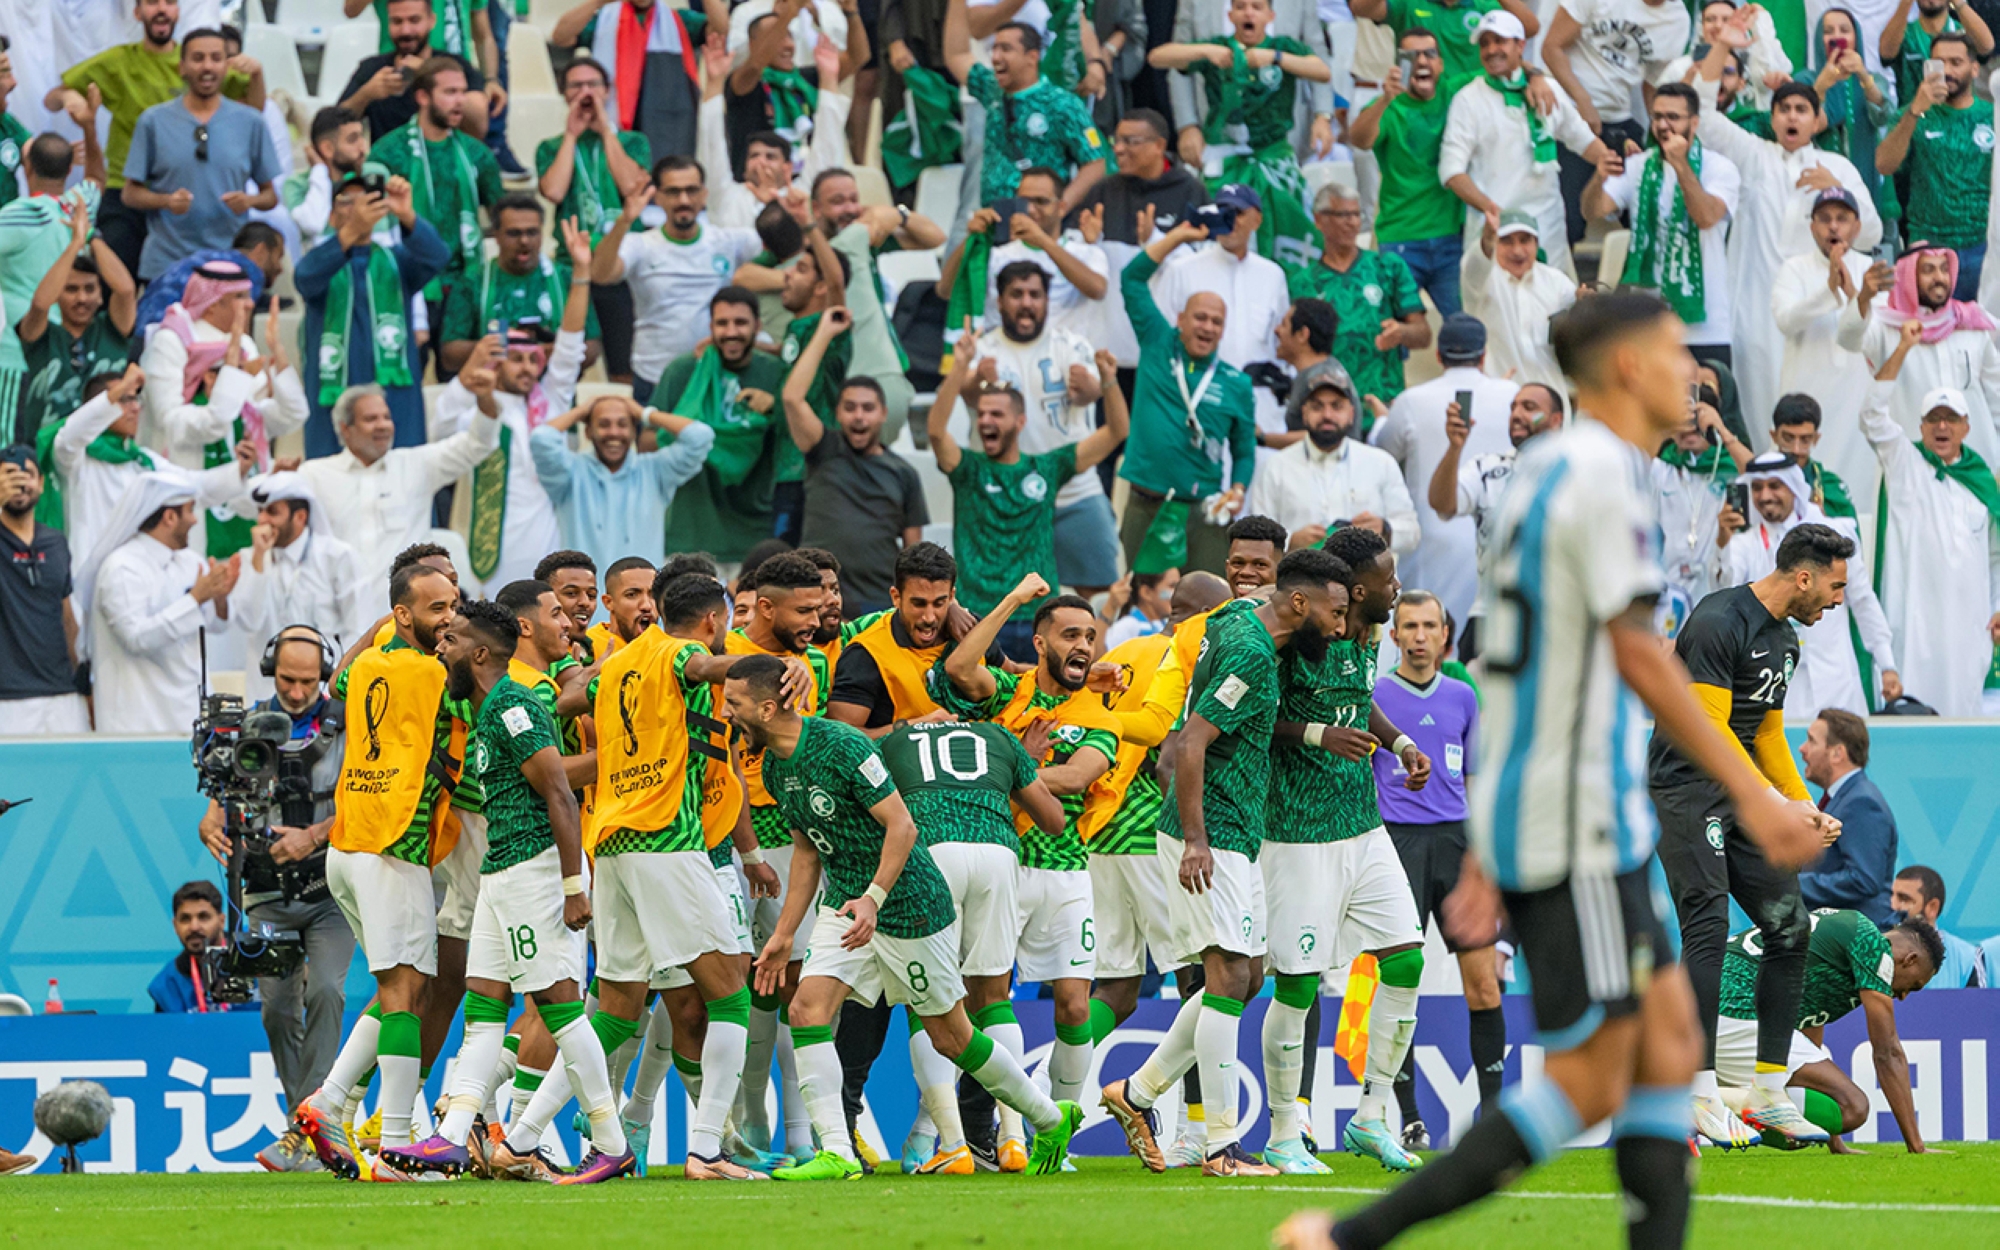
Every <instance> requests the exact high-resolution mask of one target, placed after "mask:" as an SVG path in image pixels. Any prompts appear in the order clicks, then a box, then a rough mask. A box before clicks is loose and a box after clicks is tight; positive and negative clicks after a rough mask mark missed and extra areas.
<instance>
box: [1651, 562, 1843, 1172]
mask: <svg viewBox="0 0 2000 1250" xmlns="http://www.w3.org/2000/svg"><path fill="white" fill-rule="evenodd" d="M1746 541H1747V540H1746ZM1853 554H1854V544H1853V542H1852V541H1850V540H1849V539H1847V538H1846V537H1844V536H1843V535H1841V534H1838V533H1836V532H1835V531H1834V530H1832V529H1830V528H1828V527H1827V526H1824V525H1810V524H1808V525H1796V526H1793V527H1792V529H1791V530H1790V531H1788V532H1787V533H1786V534H1785V537H1784V539H1783V541H1781V542H1780V543H1779V544H1778V554H1777V557H1776V567H1775V568H1773V569H1772V570H1771V572H1770V573H1769V574H1768V575H1766V576H1764V577H1761V578H1759V579H1758V580H1756V581H1754V582H1750V583H1749V584H1747V585H1743V586H1732V587H1730V588H1729V589H1728V590H1718V591H1716V592H1715V593H1714V594H1712V595H1710V596H1708V597H1707V598H1706V599H1703V600H1702V601H1701V602H1700V603H1698V604H1696V605H1695V608H1694V611H1693V613H1691V614H1690V615H1689V616H1688V619H1687V624H1685V625H1683V626H1682V627H1681V631H1680V634H1679V636H1678V637H1676V638H1675V639H1674V653H1675V654H1676V655H1678V656H1679V657H1680V659H1681V662H1682V663H1683V664H1685V665H1686V666H1687V669H1688V675H1689V676H1690V678H1692V680H1693V687H1692V689H1693V692H1694V696H1695V699H1696V700H1697V701H1698V702H1699V703H1700V704H1701V707H1702V710H1703V711H1704V712H1706V713H1707V714H1708V718H1709V720H1710V721H1711V722H1712V723H1713V724H1714V725H1715V727H1716V728H1717V729H1718V730H1720V731H1722V732H1723V733H1724V734H1725V735H1726V737H1727V739H1728V741H1730V742H1733V743H1734V744H1735V754H1736V755H1737V757H1738V758H1739V760H1740V761H1741V762H1742V763H1743V764H1744V765H1746V766H1748V767H1750V768H1752V769H1754V770H1755V771H1756V772H1758V773H1759V774H1760V775H1761V776H1762V777H1763V778H1764V779H1765V781H1766V783H1767V784H1768V785H1770V786H1771V787H1773V788H1774V789H1775V790H1776V791H1777V792H1778V793H1780V794H1782V795H1784V796H1785V797H1786V798H1788V799H1790V800H1792V801H1793V802H1794V803H1796V804H1798V805H1799V807H1800V809H1801V810H1802V811H1805V812H1807V813H1809V814H1810V815H1811V816H1812V818H1813V819H1814V820H1815V821H1817V822H1818V823H1819V824H1820V825H1821V826H1822V831H1823V833H1824V835H1825V836H1826V840H1827V841H1829V842H1831V841H1832V840H1833V837H1834V836H1835V835H1836V834H1837V833H1838V831H1839V822H1838V821H1836V820H1834V819H1833V818H1832V817H1829V816H1827V815H1826V814H1825V813H1824V812H1821V811H1819V810H1817V809H1816V808H1815V807H1814V806H1813V803H1812V800H1811V799H1810V797H1808V795H1807V794H1806V784H1805V781H1804V780H1803V779H1801V778H1800V776H1799V768H1798V764H1797V763H1796V762H1795V761H1794V760H1793V758H1792V749H1791V747H1790V745H1788V744H1787V743H1786V741H1785V687H1786V685H1787V684H1788V683H1789V682H1790V681H1791V679H1792V670H1793V669H1794V668H1795V667H1796V666H1797V664H1798V659H1799V638H1798V634H1797V632H1796V631H1795V630H1794V629H1793V625H1792V623H1793V622H1794V621H1796V622H1798V623H1799V624H1800V625H1811V624H1813V623H1814V622H1816V621H1818V620H1819V618H1820V616H1821V614H1823V613H1824V612H1825V611H1826V610H1827V609H1828V608H1831V607H1835V606H1837V605H1838V604H1839V603H1840V602H1841V599H1842V597H1843V594H1844V590H1845V587H1846V585H1847V557H1848V556H1851V555H1853ZM1646 764H1647V772H1648V774H1649V776H1648V784H1649V787H1650V789H1651V791H1652V797H1653V807H1654V809H1655V810H1656V811H1658V812H1659V819H1660V864H1661V866H1662V867H1664V868H1665V869H1666V870H1667V882H1668V884H1669V885H1670V886H1671V887H1672V889H1673V894H1674V905H1675V907H1676V909H1677V910H1678V911H1679V913H1680V922H1681V963H1682V965H1683V966H1685V967H1686V969H1687V975H1688V980H1689V982H1690V983H1691V984H1692V985H1693V987H1694V999H1695V1006H1696V1010H1697V1011H1698V1012H1699V1013H1700V1017H1701V1028H1702V1034H1703V1037H1704V1039H1705V1046H1704V1049H1705V1052H1706V1055H1705V1058H1706V1061H1705V1062H1704V1063H1703V1064H1702V1065H1701V1070H1700V1071H1698V1072H1696V1073H1695V1078H1694V1122H1695V1129H1696V1130H1697V1131H1698V1132H1699V1133H1700V1134H1701V1135H1702V1136H1703V1137H1706V1138H1708V1139H1709V1140H1710V1141H1712V1142H1714V1143H1715V1144H1716V1145H1718V1146H1721V1147H1722V1148H1724V1149H1729V1148H1731V1147H1735V1148H1739V1149H1740V1148H1744V1147H1747V1146H1751V1145H1754V1144H1755V1143H1756V1141H1757V1132H1775V1133H1779V1134H1782V1135H1783V1136H1784V1137H1786V1138H1788V1139H1790V1140H1792V1141H1794V1142H1815V1143H1822V1144H1823V1143H1824V1142H1825V1141H1826V1134H1825V1133H1823V1132H1821V1131H1820V1130H1819V1129H1818V1128H1817V1127H1815V1126H1814V1125H1813V1124H1811V1123H1810V1122H1809V1121H1807V1120H1806V1119H1805V1117H1804V1116H1801V1115H1800V1114H1799V1111H1798V1108H1797V1107H1794V1106H1793V1105H1792V1100H1791V1099H1790V1098H1788V1097H1786V1096H1785V1060H1786V1057H1787V1056H1788V1055H1790V1054H1791V1049H1792V1023H1791V1021H1792V1019H1793V1017H1795V1016H1796V1015H1797V1014H1798V1003H1799V993H1800V987H1801V984H1802V978H1803V977H1804V976H1805V963H1806V939H1807V938H1808V936H1810V929H1809V927H1808V925H1807V922H1806V905H1805V900H1804V899H1803V898H1801V897H1800V895H1799V878H1798V874H1797V873H1796V872H1793V871H1791V870H1790V869H1787V868H1780V867H1777V866H1775V865H1773V864H1772V863H1771V862H1770V861H1769V860H1768V859H1767V858H1766V857H1765V855H1764V853H1763V851H1762V850H1761V849H1760V848H1759V846H1758V844H1757V843H1756V842H1755V841H1753V840H1752V839H1750V838H1749V837H1746V836H1745V835H1744V833H1743V832H1742V831H1741V830H1740V829H1738V828H1737V821H1736V816H1735V813H1734V812H1733V811H1732V810H1731V807H1730V802H1729V795H1728V794H1727V793H1725V792H1724V790H1723V788H1722V787H1721V786H1720V785H1719V784H1718V783H1717V782H1716V781H1715V780H1713V779H1712V778H1711V776H1710V775H1709V774H1707V773H1706V772H1704V771H1703V770H1702V769H1701V768H1699V767H1697V766H1696V765H1695V764H1693V763H1692V762H1690V761H1689V760H1688V759H1687V757H1686V756H1684V755H1682V754H1681V753H1680V752H1679V751H1676V750H1675V749H1674V747H1673V745H1672V743H1671V742H1670V741H1669V737H1668V735H1665V734H1660V733H1655V734H1654V735H1653V741H1652V745H1651V747H1650V748H1649V750H1648V751H1647V760H1646ZM1732 897H1733V898H1735V899H1736V901H1737V902H1738V903H1740V904H1742V906H1743V911H1744V914H1746V915H1748V916H1749V917H1750V918H1751V919H1752V920H1754V921H1755V922H1756V923H1757V927H1758V928H1759V929H1760V930H1761V931H1762V933H1763V943H1764V957H1763V959H1762V960H1760V961H1759V963H1758V973H1757V986H1758V988H1757V994H1758V1000H1757V1019H1758V1021H1759V1022H1760V1027H1761V1029H1762V1034H1761V1040H1760V1042H1759V1044H1758V1048H1757V1079H1756V1084H1755V1085H1754V1086H1753V1087H1752V1089H1751V1092H1750V1098H1749V1101H1748V1102H1747V1103H1746V1104H1745V1106H1744V1110H1743V1114H1742V1116H1741V1119H1740V1122H1737V1123H1732V1121H1737V1120H1738V1117H1736V1116H1735V1115H1733V1114H1732V1113H1731V1112H1730V1110H1729V1108H1728V1107H1726V1106H1724V1105H1723V1104H1722V1098H1721V1094H1720V1090H1719V1089H1718V1087H1717V1083H1716V1075H1715V1029H1716V1002H1717V1000H1718V997H1719V995H1720V993H1721V985H1722V951H1723V946H1724V945H1725V944H1726V943H1727V942H1728V940H1729V900H1730V899H1731V898H1732ZM1752 1130H1755V1132H1753V1131H1752Z"/></svg>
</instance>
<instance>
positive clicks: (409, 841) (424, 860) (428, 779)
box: [333, 638, 485, 868]
mask: <svg viewBox="0 0 2000 1250" xmlns="http://www.w3.org/2000/svg"><path fill="white" fill-rule="evenodd" d="M409 646H410V644H409V643H407V642H404V641H403V640H402V639H401V638H391V639H390V640H389V641H387V642H385V643H383V644H382V649H383V650H384V651H401V650H404V649H406V648H409ZM352 672H353V670H352V669H342V670H340V675H339V676H337V677H335V678H334V679H333V697H334V698H336V699H340V700H343V701H344V700H346V698H347V679H348V675H349V674H350V673H352ZM454 720H457V721H463V722H464V723H465V724H467V725H471V724H472V723H473V720H474V718H473V715H472V708H471V707H470V705H468V704H467V703H465V702H464V701H462V700H458V699H453V698H452V697H451V696H450V695H445V696H444V697H443V698H441V699H439V700H438V713H437V729H436V732H435V734H434V735H433V739H432V747H431V749H432V750H433V751H434V752H435V753H436V754H438V755H449V754H450V753H451V733H452V722H453V721H454ZM442 789H443V783H442V782H440V781H439V780H438V778H437V774H436V773H435V772H430V771H426V772H425V774H424V788H423V791H422V793H420V794H419V795H418V796H417V810H416V811H415V812H413V813H411V815H410V824H409V827H408V828H407V829H405V830H403V834H402V836H401V837H399V838H397V839H396V840H395V841H394V842H393V843H391V844H390V845H388V846H386V847H384V848H383V849H382V854H384V855H387V856H388V857H389V858H390V859H400V860H403V861H404V862H406V863H411V864H418V865H421V866H422V867H425V868H428V867H430V865H431V813H432V812H433V811H434V810H435V809H436V807H437V800H438V793H439V791H440V790H442ZM484 794H485V792H484V791H483V790H482V789H481V787H480V783H479V770H478V769H477V768H472V767H467V768H466V769H465V771H464V772H463V773H461V774H460V776H459V779H458V788H457V789H455V790H453V791H452V794H451V806H452V810H454V811H458V812H470V813H472V814H473V815H475V816H476V815H478V814H479V813H480V811H481V810H482V808H483V807H484Z"/></svg>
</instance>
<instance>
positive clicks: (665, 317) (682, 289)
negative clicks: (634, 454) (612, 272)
mask: <svg viewBox="0 0 2000 1250" xmlns="http://www.w3.org/2000/svg"><path fill="white" fill-rule="evenodd" d="M763 246H764V245H763V243H762V242H761V241H760V240H759V239H758V238H757V232H756V231H755V230H732V229H728V228H725V227H721V226H703V227H702V228H701V233H700V234H699V235H696V236H695V237H694V239H692V240H691V241H689V242H686V243H682V242H679V241H677V240H674V239H670V238H668V237H667V235H666V232H665V231H664V230H648V231H646V232H645V233H643V234H628V235H626V236H625V241H624V242H623V243H620V244H619V245H618V259H619V260H621V261H623V262H624V264H625V282H626V284H627V285H628V286H630V287H631V290H632V372H633V373H634V374H636V375H637V376H639V377H641V378H645V379H648V380H652V381H657V380H658V379H659V376H660V374H661V372H662V371H663V370H665V369H666V367H667V364H668V362H669V361H671V360H673V358H674V357H676V356H679V355H682V354H684V353H686V352H691V351H693V350H694V345H695V344H696V343H699V342H701V341H702V339H704V338H706V337H707V336H708V301H709V300H710V299H711V298H713V297H714V295H715V293H716V292H717V291H719V290H721V289H722V288H723V287H724V286H727V285H728V283H729V275H731V274H732V273H735V272H736V267H737V266H738V265H741V264H742V263H743V262H745V261H747V260H749V259H750V258H751V257H752V256H755V255H756V254H757V253H758V252H759V251H761V250H762V249H763Z"/></svg>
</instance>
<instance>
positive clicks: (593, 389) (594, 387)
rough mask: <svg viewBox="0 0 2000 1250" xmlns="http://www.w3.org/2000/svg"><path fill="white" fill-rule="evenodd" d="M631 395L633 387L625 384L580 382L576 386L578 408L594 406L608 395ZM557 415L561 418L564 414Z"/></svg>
mask: <svg viewBox="0 0 2000 1250" xmlns="http://www.w3.org/2000/svg"><path fill="white" fill-rule="evenodd" d="M631 394H632V388H631V386H629V385H628V384H626V383H624V382H579V383H577V385H576V402H577V404H578V406H582V405H584V404H594V403H596V402H597V401H598V400H600V399H603V398H604V397H605V396H606V395H625V396H630V395H631ZM556 415H558V416H560V415H562V414H560V413H558V414H556Z"/></svg>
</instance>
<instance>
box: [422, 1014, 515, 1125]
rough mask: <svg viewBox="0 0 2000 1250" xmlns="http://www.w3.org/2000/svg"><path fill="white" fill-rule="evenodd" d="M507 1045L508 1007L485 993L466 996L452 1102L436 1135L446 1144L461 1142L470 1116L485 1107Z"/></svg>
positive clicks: (470, 1123)
mask: <svg viewBox="0 0 2000 1250" xmlns="http://www.w3.org/2000/svg"><path fill="white" fill-rule="evenodd" d="M506 1043H507V1004H505V1003H503V1002H500V1001H499V1000H497V999H492V998H488V997H487V996H486V995H484V994H475V993H471V992H468V993H467V994H466V996H465V1036H464V1038H463V1040H461V1041H460V1042H459V1044H458V1067H457V1069H456V1070H455V1071H454V1073H453V1075H452V1089H451V1103H450V1106H449V1108H448V1109H447V1110H446V1112H445V1117H444V1123H443V1124H441V1125H440V1126H438V1134H439V1136H441V1137H443V1138H444V1139H445V1140H446V1141H450V1142H460V1143H462V1142H464V1141H465V1139H466V1136H467V1135H468V1134H470V1133H471V1132H472V1120H473V1117H474V1116H476V1115H478V1114H479V1112H480V1109H481V1108H483V1107H484V1106H485V1105H486V1095H487V1091H488V1090H490V1089H491V1088H492V1087H493V1071H494V1069H495V1068H496V1067H498V1066H499V1063H500V1056H501V1054H502V1053H503V1051H504V1048H505V1046H506Z"/></svg>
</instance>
